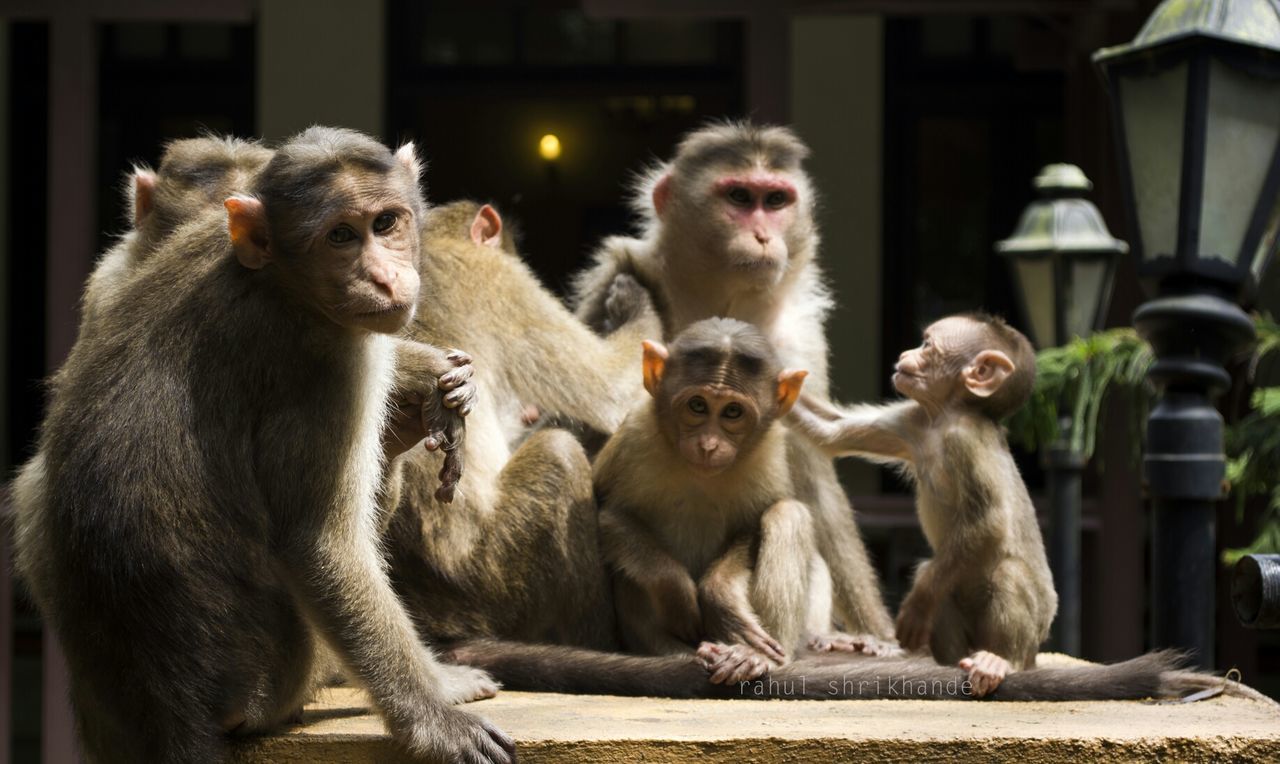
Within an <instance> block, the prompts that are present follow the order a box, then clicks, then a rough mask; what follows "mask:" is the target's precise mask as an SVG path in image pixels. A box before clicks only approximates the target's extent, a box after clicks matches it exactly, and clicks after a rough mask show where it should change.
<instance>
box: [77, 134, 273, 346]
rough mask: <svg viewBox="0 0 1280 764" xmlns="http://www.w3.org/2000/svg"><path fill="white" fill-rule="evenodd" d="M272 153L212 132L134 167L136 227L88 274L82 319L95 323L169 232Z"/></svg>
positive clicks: (213, 203)
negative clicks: (152, 165) (151, 163)
mask: <svg viewBox="0 0 1280 764" xmlns="http://www.w3.org/2000/svg"><path fill="white" fill-rule="evenodd" d="M271 153H272V152H271V150H270V149H268V148H267V147H265V146H263V145H261V144H259V143H256V142H254V141H245V140H241V139H238V138H231V137H225V138H224V137H215V136H211V135H210V136H203V137H200V138H186V139H182V140H176V141H172V142H170V143H169V144H168V145H167V146H166V147H165V150H164V154H163V156H162V157H161V159H160V166H159V169H158V170H155V171H153V170H151V169H149V168H147V167H146V166H144V165H138V166H136V167H134V168H133V171H132V172H130V173H129V175H128V178H127V180H126V191H125V195H126V199H127V201H128V206H129V216H130V222H131V223H132V226H133V227H132V228H131V229H130V230H129V231H128V232H127V233H125V234H124V236H122V237H121V238H120V240H119V241H118V242H116V244H115V246H113V247H112V248H111V249H109V250H107V252H106V253H105V254H103V256H102V257H101V259H99V261H98V264H97V266H95V268H94V270H93V273H92V274H91V275H90V276H89V282H88V284H87V285H86V287H85V293H84V300H83V303H84V305H83V320H82V324H81V325H82V326H91V325H92V324H93V323H94V321H95V316H96V314H97V313H98V312H99V310H101V306H102V303H104V301H106V300H108V299H109V298H110V296H111V295H113V294H114V293H115V292H116V291H117V289H118V288H119V287H120V285H122V284H123V282H124V280H125V279H126V278H128V276H129V274H130V273H132V271H133V268H134V267H135V266H136V265H137V264H138V263H140V262H142V260H144V259H145V258H146V257H147V256H148V255H149V254H150V253H151V252H152V251H153V250H154V249H155V247H156V246H157V245H158V244H159V243H160V242H161V241H162V240H163V239H164V238H165V237H167V236H168V235H169V234H171V233H173V232H174V231H176V230H177V229H178V227H179V226H181V225H182V224H183V223H185V222H187V221H189V220H191V219H193V218H195V217H196V216H197V215H199V214H200V213H202V212H204V211H207V210H210V209H221V207H222V202H223V200H225V199H226V198H227V197H229V196H231V195H232V194H234V193H238V192H245V191H248V190H249V189H250V188H251V186H252V183H253V179H254V177H255V176H256V175H257V173H258V172H259V171H260V170H261V169H262V168H263V167H265V166H266V164H267V162H268V161H269V160H270V159H271Z"/></svg>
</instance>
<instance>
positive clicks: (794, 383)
mask: <svg viewBox="0 0 1280 764" xmlns="http://www.w3.org/2000/svg"><path fill="white" fill-rule="evenodd" d="M807 376H809V372H808V371H806V370H805V369H785V370H783V372H782V373H781V374H779V375H778V413H777V415H778V416H782V415H784V414H786V413H787V412H788V411H790V410H791V407H792V406H794V405H796V400H797V399H798V398H799V397H800V388H801V387H803V386H804V378H805V377H807Z"/></svg>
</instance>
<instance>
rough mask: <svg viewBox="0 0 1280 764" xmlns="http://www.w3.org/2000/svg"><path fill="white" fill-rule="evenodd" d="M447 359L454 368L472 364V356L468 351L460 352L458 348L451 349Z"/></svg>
mask: <svg viewBox="0 0 1280 764" xmlns="http://www.w3.org/2000/svg"><path fill="white" fill-rule="evenodd" d="M445 358H448V359H449V361H450V363H452V364H453V365H454V366H467V365H468V364H470V363H471V356H470V355H469V354H468V353H467V352H466V351H463V350H458V349H457V348H451V349H450V350H449V353H448V355H446V356H445Z"/></svg>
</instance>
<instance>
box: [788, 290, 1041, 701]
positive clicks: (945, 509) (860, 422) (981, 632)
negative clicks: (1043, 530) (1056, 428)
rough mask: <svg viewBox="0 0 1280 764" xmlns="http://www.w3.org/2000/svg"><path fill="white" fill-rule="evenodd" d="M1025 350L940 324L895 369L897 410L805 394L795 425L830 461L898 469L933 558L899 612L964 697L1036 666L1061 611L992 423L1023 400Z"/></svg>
mask: <svg viewBox="0 0 1280 764" xmlns="http://www.w3.org/2000/svg"><path fill="white" fill-rule="evenodd" d="M1034 381H1035V353H1034V351H1033V350H1032V348H1031V343H1030V342H1028V341H1027V338H1026V337H1024V336H1023V335H1022V334H1021V333H1019V332H1018V331H1017V330H1015V329H1013V328H1012V327H1010V326H1009V325H1008V324H1006V323H1005V322H1004V321H1003V320H1001V319H999V318H996V317H993V316H989V315H985V314H981V313H966V314H961V315H955V316H950V317H947V318H944V319H942V320H940V321H937V322H936V323H934V324H932V325H930V326H929V327H928V328H927V329H925V331H924V341H923V343H922V344H921V345H920V347H918V348H914V349H911V350H907V351H905V352H903V353H902V355H901V356H899V358H898V363H897V365H896V366H895V367H894V373H893V386H894V389H896V390H897V391H898V392H899V393H902V394H903V395H905V396H906V397H907V400H905V401H901V402H896V403H890V404H886V405H882V406H871V405H860V406H852V407H849V408H845V409H837V408H835V407H833V406H831V405H830V404H829V403H826V402H824V401H819V400H817V399H813V398H811V397H810V396H805V397H804V398H803V399H802V400H801V401H800V404H799V405H798V406H796V407H795V410H794V413H793V415H792V416H793V421H794V423H795V425H796V426H797V427H798V428H799V429H800V430H801V431H803V432H804V433H805V434H807V435H808V436H809V437H810V438H812V439H813V440H814V441H816V442H817V443H818V444H819V445H821V446H822V447H823V448H825V449H826V450H827V451H828V452H829V453H832V454H837V455H843V454H857V455H860V456H865V457H868V458H870V459H871V460H873V461H879V462H885V463H890V464H895V465H899V466H901V467H902V469H903V471H904V472H905V473H906V474H907V475H909V476H910V477H911V478H912V479H913V480H914V481H915V484H916V509H917V512H918V513H919V516H920V527H921V529H922V530H923V531H924V535H925V538H926V539H927V540H928V542H929V546H930V547H931V548H932V549H933V559H931V560H930V561H928V562H926V563H924V564H922V565H921V566H920V567H919V569H918V570H917V571H916V576H915V582H914V583H913V585H912V587H911V592H910V593H909V594H908V595H907V597H906V599H905V600H904V601H903V603H902V607H901V608H900V609H899V612H898V619H897V637H898V641H899V643H900V644H901V645H902V646H903V647H904V648H906V649H908V650H916V649H919V648H923V647H925V646H927V647H928V648H929V650H930V651H931V652H932V653H933V657H934V659H935V660H937V661H938V662H939V663H948V664H949V663H958V664H959V666H960V667H961V668H963V669H965V670H966V671H967V672H968V673H969V677H970V680H971V682H972V685H973V689H974V694H976V695H978V696H982V695H986V694H988V693H990V692H992V691H993V690H995V689H996V687H998V686H999V685H1000V682H1001V680H1002V679H1003V678H1004V677H1005V675H1006V674H1008V673H1009V672H1011V671H1015V670H1021V669H1025V668H1030V667H1032V666H1033V665H1034V664H1035V657H1036V652H1037V651H1038V649H1039V646H1040V643H1041V642H1043V641H1044V639H1045V637H1046V636H1048V633H1049V624H1050V623H1051V622H1052V621H1053V615H1054V612H1055V611H1056V610H1057V607H1058V597H1057V594H1056V593H1055V592H1054V589H1053V577H1052V575H1051V574H1050V572H1049V564H1048V561H1047V560H1046V558H1045V551H1044V541H1043V539H1042V538H1041V536H1040V528H1039V526H1038V525H1037V523H1036V515H1035V508H1034V507H1033V506H1032V504H1031V497H1030V496H1029V495H1028V494H1027V488H1026V485H1025V484H1024V483H1023V482H1022V477H1021V476H1020V475H1019V474H1018V468H1017V466H1016V465H1015V464H1014V461H1013V456H1012V455H1011V454H1010V453H1009V446H1008V444H1007V442H1006V441H1005V435H1004V431H1003V429H1002V428H1001V426H1000V420H1002V419H1004V418H1005V417H1007V416H1009V415H1010V414H1012V413H1013V412H1015V411H1017V410H1018V409H1019V408H1020V407H1021V406H1022V405H1023V404H1024V403H1026V401H1027V399H1028V398H1029V397H1030V395H1031V387H1032V383H1033V382H1034Z"/></svg>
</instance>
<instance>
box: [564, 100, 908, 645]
mask: <svg viewBox="0 0 1280 764" xmlns="http://www.w3.org/2000/svg"><path fill="white" fill-rule="evenodd" d="M807 154H808V149H807V147H805V145H804V144H803V143H802V142H801V141H800V139H799V138H797V137H796V136H795V134H794V133H792V132H791V131H790V130H788V129H786V128H781V127H756V126H753V125H750V124H745V123H742V124H737V123H733V124H721V125H714V126H711V127H707V128H704V129H702V130H699V131H697V132H694V133H692V134H691V135H689V136H688V137H687V138H685V140H684V141H683V142H682V143H681V144H680V146H679V148H678V149H677V151H676V156H675V158H674V159H673V160H672V161H671V162H670V163H668V164H664V165H662V166H660V167H658V168H656V169H655V170H654V171H652V172H651V173H649V174H648V175H647V176H646V177H645V179H644V180H643V182H642V183H641V184H640V185H639V192H638V193H637V196H636V200H635V207H636V211H637V212H638V213H639V214H640V215H641V216H642V217H643V218H644V222H645V227H644V232H643V235H642V236H641V237H640V238H626V237H615V238H611V239H608V240H607V241H606V242H605V243H604V245H603V247H602V248H601V250H600V252H598V253H597V254H596V263H595V265H594V266H593V267H592V268H591V269H590V270H588V271H586V272H585V273H583V274H582V275H581V276H580V277H579V278H578V280H577V284H576V300H577V305H578V315H580V316H581V317H582V318H583V319H584V320H585V321H587V322H588V323H590V324H592V325H599V324H600V323H601V321H602V318H603V308H604V305H605V301H606V297H607V295H608V293H609V290H610V285H611V284H612V283H613V280H614V278H615V276H616V275H617V274H631V275H634V276H635V277H636V278H637V279H639V280H640V282H641V283H642V284H644V285H645V286H646V287H648V288H649V289H650V290H651V291H652V293H653V294H654V296H655V300H656V302H657V304H658V308H659V310H660V312H661V314H662V318H663V323H664V326H665V329H666V331H667V334H668V335H675V334H677V333H679V332H680V331H682V330H684V328H685V327H687V326H689V324H691V323H693V322H695V321H699V320H701V319H704V318H709V317H712V316H727V317H730V318H737V319H740V320H743V321H746V322H748V323H751V324H755V325H756V326H758V327H760V329H761V330H762V331H763V332H764V333H765V335H766V336H767V337H768V338H769V340H770V342H772V343H773V345H774V347H776V348H777V351H778V354H779V355H780V357H781V360H782V363H783V365H785V366H788V367H793V368H801V369H808V370H809V371H810V372H811V375H810V377H809V379H808V381H807V382H806V389H807V390H808V392H809V393H810V394H811V395H813V396H815V397H817V398H819V399H823V398H826V397H827V396H828V379H827V342H826V338H825V336H824V334H823V322H824V321H825V319H826V316H827V313H828V311H829V309H830V307H831V298H830V296H829V294H828V292H827V289H826V287H825V286H824V284H823V281H822V274H821V271H820V270H819V267H818V264H817V263H816V262H815V257H816V254H817V247H818V234H817V231H816V230H815V227H814V220H813V205H814V194H813V190H812V188H811V187H810V183H809V178H808V176H807V175H806V174H805V173H804V170H803V169H802V168H801V166H800V163H801V161H802V160H803V159H804V158H805V156H806V155H807ZM789 447H790V462H791V473H792V480H793V482H794V485H795V490H796V496H795V498H796V499H798V500H799V501H801V502H803V503H804V504H806V505H807V506H808V507H809V508H810V510H811V511H812V512H813V513H814V516H815V522H816V523H817V526H818V529H819V532H818V546H819V549H820V551H821V553H822V556H823V558H824V559H825V560H826V562H827V565H828V566H829V567H830V569H831V576H832V581H833V585H834V589H835V602H836V610H837V613H838V614H839V615H840V616H841V618H842V621H843V624H844V627H845V628H846V629H848V630H849V631H852V632H859V633H865V634H869V635H871V636H873V637H876V638H879V639H880V640H883V641H884V642H883V643H879V644H878V643H877V642H878V640H876V639H867V640H865V641H864V643H865V647H866V649H867V650H868V651H872V652H875V651H880V650H883V649H885V648H886V646H887V645H886V643H890V644H891V640H892V636H893V621H892V620H891V619H890V618H889V613H888V611H887V610H886V609H885V606H884V603H883V601H882V599H881V596H880V588H879V584H878V582H877V578H876V574H875V571H874V570H873V569H872V567H871V564H870V562H869V560H868V558H867V553H866V549H865V548H864V546H863V543H862V539H861V537H860V536H859V534H858V529H857V526H856V524H855V523H854V516H853V510H852V508H851V507H850V505H849V501H848V499H847V497H846V496H845V494H844V491H843V489H842V488H841V486H840V483H839V480H838V478H837V477H836V473H835V469H834V466H833V464H832V460H831V459H830V458H829V457H827V456H826V455H824V454H823V453H822V452H821V451H820V450H818V449H816V448H814V447H813V446H812V445H811V444H808V443H807V442H805V441H804V440H803V439H800V438H793V439H792V440H791V441H790V443H789Z"/></svg>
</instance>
